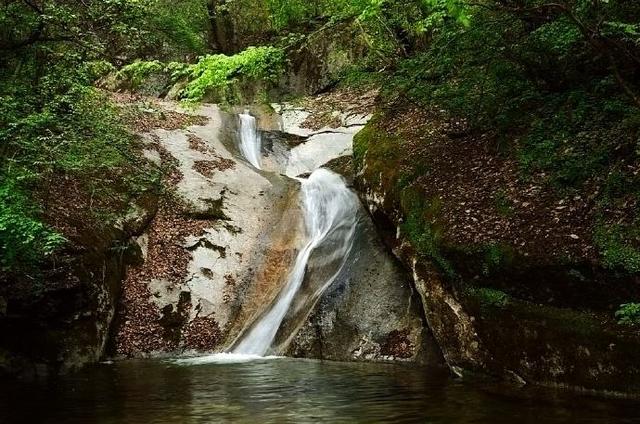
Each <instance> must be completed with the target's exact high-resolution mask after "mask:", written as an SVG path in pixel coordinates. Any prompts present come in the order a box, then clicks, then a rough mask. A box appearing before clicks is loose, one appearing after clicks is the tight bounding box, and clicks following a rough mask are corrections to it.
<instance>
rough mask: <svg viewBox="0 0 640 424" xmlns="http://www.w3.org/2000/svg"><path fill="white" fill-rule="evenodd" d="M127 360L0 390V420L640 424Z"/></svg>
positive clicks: (518, 395)
mask: <svg viewBox="0 0 640 424" xmlns="http://www.w3.org/2000/svg"><path fill="white" fill-rule="evenodd" d="M217 362H218V363H210V362H209V361H206V360H205V361H196V362H176V361H159V360H147V361H125V362H117V363H114V364H109V365H107V364H105V365H99V366H95V367H91V368H88V369H86V370H84V371H82V372H79V373H76V374H73V375H69V376H66V377H62V378H56V379H51V380H47V381H41V382H31V383H26V382H22V383H16V382H12V383H9V382H7V381H4V382H0V414H1V415H0V421H1V422H8V423H13V422H24V423H83V424H85V423H132V424H135V423H141V424H142V423H144V424H153V423H171V424H178V423H218V422H242V423H316V422H340V423H373V422H388V423H403V422H406V423H409V422H423V423H518V424H523V423H565V422H577V423H608V422H622V423H624V422H629V423H632V422H634V423H637V422H640V404H639V403H637V402H634V401H627V400H617V399H602V398H594V397H588V396H577V395H575V394H569V393H566V392H562V391H550V390H533V389H518V388H513V387H509V388H507V387H504V386H493V385H489V384H487V383H482V384H481V383H472V382H462V381H460V380H457V379H453V378H451V377H450V376H449V375H447V374H446V373H441V372H434V371H432V370H428V369H423V368H420V367H416V366H408V365H386V364H353V363H335V362H320V361H308V360H294V359H284V358H278V359H269V360H252V361H245V362H238V361H222V362H224V363H219V362H220V361H217Z"/></svg>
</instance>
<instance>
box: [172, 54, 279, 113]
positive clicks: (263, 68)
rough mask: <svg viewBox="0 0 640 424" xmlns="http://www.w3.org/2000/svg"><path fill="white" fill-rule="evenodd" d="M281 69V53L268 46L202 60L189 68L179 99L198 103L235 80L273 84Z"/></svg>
mask: <svg viewBox="0 0 640 424" xmlns="http://www.w3.org/2000/svg"><path fill="white" fill-rule="evenodd" d="M283 69H284V51H283V50H281V49H278V48H276V47H270V46H268V47H249V48H248V49H246V50H244V51H242V52H240V53H238V54H236V55H233V56H226V55H223V54H216V55H208V56H204V57H201V58H200V60H199V61H198V63H197V64H195V65H193V66H192V67H191V68H190V75H189V78H190V82H189V84H188V85H187V86H186V88H185V89H184V91H183V93H182V96H183V98H185V99H187V100H190V101H200V100H202V99H203V98H204V96H205V95H206V94H207V92H208V91H209V90H211V89H215V88H224V87H227V86H229V85H230V84H232V83H234V82H235V81H236V80H237V79H238V78H239V77H247V78H249V79H253V80H266V81H272V82H273V81H275V80H276V79H277V78H278V77H279V76H280V75H281V73H282V71H283Z"/></svg>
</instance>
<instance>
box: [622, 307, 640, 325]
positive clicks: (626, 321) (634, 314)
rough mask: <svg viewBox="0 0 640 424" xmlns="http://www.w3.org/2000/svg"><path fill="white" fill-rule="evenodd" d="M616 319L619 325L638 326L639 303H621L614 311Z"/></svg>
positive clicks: (639, 321) (639, 320) (639, 317)
mask: <svg viewBox="0 0 640 424" xmlns="http://www.w3.org/2000/svg"><path fill="white" fill-rule="evenodd" d="M616 318H617V319H618V324H620V325H630V326H638V325H640V303H623V304H622V305H620V308H619V309H618V310H617V311H616Z"/></svg>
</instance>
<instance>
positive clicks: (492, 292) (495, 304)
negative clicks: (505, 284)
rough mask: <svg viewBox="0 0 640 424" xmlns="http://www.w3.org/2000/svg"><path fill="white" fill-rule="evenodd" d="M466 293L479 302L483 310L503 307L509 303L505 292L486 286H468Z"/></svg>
mask: <svg viewBox="0 0 640 424" xmlns="http://www.w3.org/2000/svg"><path fill="white" fill-rule="evenodd" d="M466 294H467V295H468V296H470V297H471V298H474V299H476V300H477V301H478V302H480V305H481V306H482V308H483V310H486V309H490V308H503V307H505V306H506V305H507V304H508V303H509V299H510V297H509V295H508V294H506V293H505V292H503V291H500V290H496V289H492V288H488V287H482V288H476V287H470V288H468V289H467V291H466Z"/></svg>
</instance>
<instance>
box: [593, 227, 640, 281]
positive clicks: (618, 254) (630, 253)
mask: <svg viewBox="0 0 640 424" xmlns="http://www.w3.org/2000/svg"><path fill="white" fill-rule="evenodd" d="M639 238H640V226H633V227H625V226H622V225H610V226H608V225H604V224H600V225H599V226H598V227H597V228H596V232H595V237H594V239H595V242H596V245H597V246H598V248H599V249H600V252H601V254H602V258H603V261H604V264H605V265H606V266H607V267H609V268H612V269H620V270H624V271H626V272H628V273H630V274H637V273H640V249H638V248H637V247H634V245H633V241H634V240H637V239H639Z"/></svg>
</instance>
